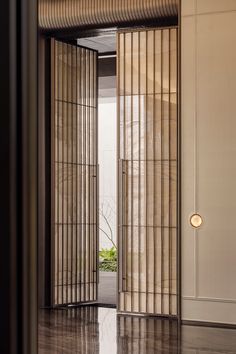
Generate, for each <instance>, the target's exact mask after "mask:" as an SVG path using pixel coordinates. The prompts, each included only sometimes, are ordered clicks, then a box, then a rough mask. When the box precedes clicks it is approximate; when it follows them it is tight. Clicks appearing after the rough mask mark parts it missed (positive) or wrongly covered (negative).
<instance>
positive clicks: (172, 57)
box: [117, 28, 177, 315]
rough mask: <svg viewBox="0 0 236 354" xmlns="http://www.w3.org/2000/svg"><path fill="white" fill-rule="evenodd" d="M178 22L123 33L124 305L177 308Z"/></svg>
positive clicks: (166, 311) (164, 310)
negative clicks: (153, 28)
mask: <svg viewBox="0 0 236 354" xmlns="http://www.w3.org/2000/svg"><path fill="white" fill-rule="evenodd" d="M176 48H177V30H176V29H174V28H173V29H163V30H161V29H158V30H141V31H137V32H121V33H118V53H117V58H118V62H117V64H118V105H119V107H118V126H119V159H120V163H119V169H120V170H119V249H120V252H119V253H120V256H119V310H120V311H125V312H127V311H130V312H141V313H155V314H162V315H177V303H176V301H177V288H176V280H177V257H176V252H177V217H176V215H177V77H176V73H177V70H176V68H177V56H176Z"/></svg>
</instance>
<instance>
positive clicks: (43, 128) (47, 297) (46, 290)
mask: <svg viewBox="0 0 236 354" xmlns="http://www.w3.org/2000/svg"><path fill="white" fill-rule="evenodd" d="M38 50H39V56H38V60H39V62H38V92H39V99H38V114H39V119H38V267H39V269H40V272H39V275H38V304H39V306H40V307H44V306H50V305H51V287H50V284H51V272H50V257H51V198H50V191H51V182H50V176H51V165H50V164H51V146H50V143H51V108H50V103H51V91H50V81H51V80H50V76H51V75H50V66H51V65H50V60H51V59H50V51H51V48H50V40H49V39H46V38H44V37H43V36H40V37H39V48H38Z"/></svg>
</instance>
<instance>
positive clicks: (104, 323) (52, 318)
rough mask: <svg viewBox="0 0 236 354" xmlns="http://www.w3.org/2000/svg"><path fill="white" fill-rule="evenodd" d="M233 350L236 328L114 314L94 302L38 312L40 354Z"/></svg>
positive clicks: (233, 353)
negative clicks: (193, 324)
mask: <svg viewBox="0 0 236 354" xmlns="http://www.w3.org/2000/svg"><path fill="white" fill-rule="evenodd" d="M46 353H47V354H55V353H58V354H59V353H60V354H71V353H81V354H90V353H91V354H92V353H100V354H126V353H131V354H132V353H135V354H154V353H163V354H165V353H169V354H172V353H173V354H207V353H209V354H236V331H235V330H228V329H219V328H204V327H191V326H182V328H181V331H180V330H179V328H178V326H177V322H175V321H169V320H167V319H159V318H155V317H152V318H145V317H131V316H117V314H116V310H115V309H110V308H98V307H93V306H86V307H80V308H77V309H69V310H54V311H49V310H41V311H40V313H39V354H46Z"/></svg>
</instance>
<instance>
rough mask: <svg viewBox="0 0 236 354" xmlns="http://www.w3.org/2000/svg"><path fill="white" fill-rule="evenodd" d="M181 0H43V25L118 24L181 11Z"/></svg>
mask: <svg viewBox="0 0 236 354" xmlns="http://www.w3.org/2000/svg"><path fill="white" fill-rule="evenodd" d="M178 4H179V0H39V26H40V27H41V28H42V29H45V30H47V29H48V30H50V29H66V28H75V27H85V26H95V25H98V26H105V25H112V26H116V25H119V24H122V23H128V22H132V23H133V22H135V21H141V20H152V19H158V18H164V17H172V16H177V15H178Z"/></svg>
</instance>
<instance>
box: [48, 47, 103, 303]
mask: <svg viewBox="0 0 236 354" xmlns="http://www.w3.org/2000/svg"><path fill="white" fill-rule="evenodd" d="M51 72H52V77H51V87H52V95H51V97H52V98H51V99H52V101H51V117H52V118H51V149H52V155H51V203H52V205H51V266H52V269H51V278H52V289H51V294H52V306H58V305H66V304H75V303H81V302H89V301H95V300H96V299H97V284H98V207H97V206H98V158H97V52H96V51H93V50H90V49H87V48H82V47H79V46H76V45H71V44H67V43H63V42H59V41H56V40H52V41H51Z"/></svg>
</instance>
